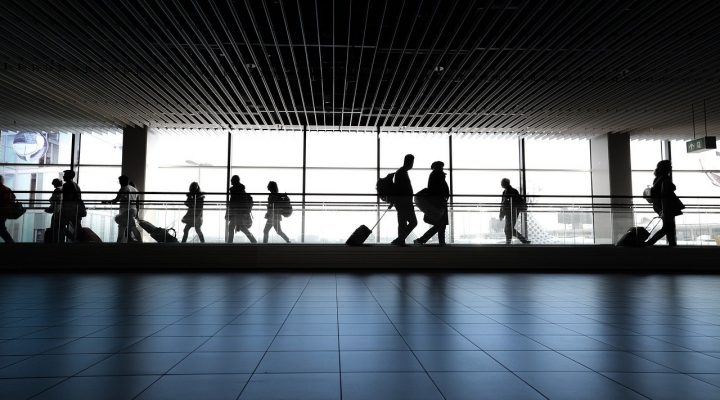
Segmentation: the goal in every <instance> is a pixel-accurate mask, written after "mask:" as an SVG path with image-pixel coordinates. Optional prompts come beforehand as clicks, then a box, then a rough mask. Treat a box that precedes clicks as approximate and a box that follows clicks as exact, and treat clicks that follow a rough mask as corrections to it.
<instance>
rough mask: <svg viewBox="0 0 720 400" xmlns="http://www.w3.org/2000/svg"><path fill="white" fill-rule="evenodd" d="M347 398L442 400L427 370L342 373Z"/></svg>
mask: <svg viewBox="0 0 720 400" xmlns="http://www.w3.org/2000/svg"><path fill="white" fill-rule="evenodd" d="M342 395H343V396H342V398H343V400H379V399H393V400H441V399H442V398H443V397H442V395H441V394H440V392H439V391H438V389H437V388H436V387H435V385H434V384H433V382H432V381H431V380H430V378H429V377H428V375H427V374H426V373H418V372H415V373H412V372H410V373H408V372H395V373H392V372H381V373H377V372H375V373H345V372H343V374H342Z"/></svg>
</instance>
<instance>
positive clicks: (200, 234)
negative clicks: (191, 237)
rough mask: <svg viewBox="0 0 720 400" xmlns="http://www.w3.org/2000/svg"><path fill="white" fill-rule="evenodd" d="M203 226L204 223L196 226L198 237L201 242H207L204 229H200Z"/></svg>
mask: <svg viewBox="0 0 720 400" xmlns="http://www.w3.org/2000/svg"><path fill="white" fill-rule="evenodd" d="M201 226H202V225H196V226H195V233H197V236H198V239H200V243H205V236H203V233H202V230H200V227H201Z"/></svg>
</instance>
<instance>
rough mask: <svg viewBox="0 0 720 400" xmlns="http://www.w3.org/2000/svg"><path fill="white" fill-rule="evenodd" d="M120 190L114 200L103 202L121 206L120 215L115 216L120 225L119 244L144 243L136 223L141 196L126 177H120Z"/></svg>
mask: <svg viewBox="0 0 720 400" xmlns="http://www.w3.org/2000/svg"><path fill="white" fill-rule="evenodd" d="M118 183H119V184H120V190H118V193H117V195H116V196H115V198H114V199H112V200H106V201H103V204H114V203H119V204H120V213H118V215H116V216H115V222H117V224H118V236H117V242H118V243H127V242H133V241H135V242H142V235H141V234H140V230H139V229H138V227H137V224H136V223H135V219H136V218H137V217H138V206H139V196H138V191H137V189H135V187H134V186H131V185H130V179H129V178H128V177H127V176H125V175H120V176H119V177H118Z"/></svg>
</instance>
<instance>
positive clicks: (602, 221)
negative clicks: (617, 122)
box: [590, 133, 633, 244]
mask: <svg viewBox="0 0 720 400" xmlns="http://www.w3.org/2000/svg"><path fill="white" fill-rule="evenodd" d="M590 161H591V167H592V170H591V171H592V172H591V174H592V194H593V196H632V167H631V165H630V135H629V134H628V133H613V134H604V135H601V136H598V137H595V138H593V139H591V140H590ZM631 206H632V199H631V198H629V197H627V198H593V228H594V229H593V231H594V233H595V243H596V244H611V243H615V241H616V240H617V239H618V238H619V237H620V236H621V235H622V234H623V233H625V232H626V231H627V230H628V228H630V227H631V226H632V225H633V211H632V208H631Z"/></svg>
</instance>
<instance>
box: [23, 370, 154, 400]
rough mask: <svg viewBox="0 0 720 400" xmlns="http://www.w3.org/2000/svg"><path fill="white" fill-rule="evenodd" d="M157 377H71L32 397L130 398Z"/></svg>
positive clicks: (40, 399)
mask: <svg viewBox="0 0 720 400" xmlns="http://www.w3.org/2000/svg"><path fill="white" fill-rule="evenodd" d="M158 378H159V377H158V376H154V375H143V376H89V377H73V378H70V379H68V380H66V381H64V382H62V383H61V384H59V385H57V386H55V387H53V388H51V389H50V390H47V391H45V392H43V393H42V394H40V395H39V396H37V397H34V398H33V399H38V400H56V399H72V400H95V399H103V400H105V399H107V400H131V399H134V398H135V396H137V395H138V394H139V393H140V392H142V391H143V390H145V388H147V387H148V386H150V385H151V384H152V383H153V382H155V381H156V380H157V379H158Z"/></svg>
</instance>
